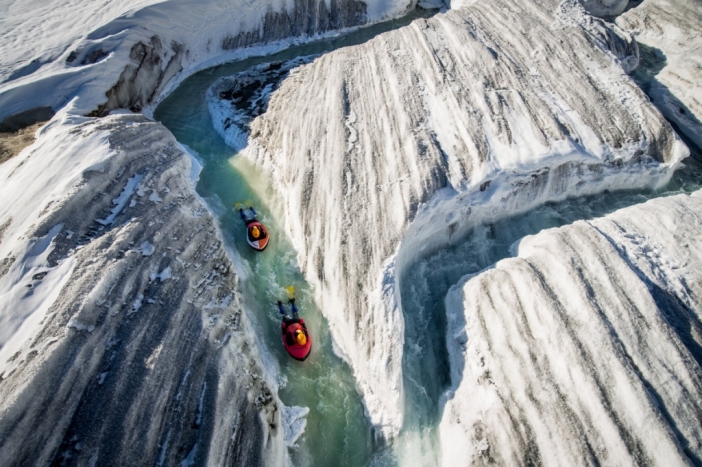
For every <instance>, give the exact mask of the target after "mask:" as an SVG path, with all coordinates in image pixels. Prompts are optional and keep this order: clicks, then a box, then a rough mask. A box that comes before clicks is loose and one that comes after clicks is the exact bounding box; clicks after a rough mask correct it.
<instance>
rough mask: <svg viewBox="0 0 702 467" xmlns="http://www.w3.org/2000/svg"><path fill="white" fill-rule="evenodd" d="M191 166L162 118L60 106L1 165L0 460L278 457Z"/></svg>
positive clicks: (232, 280)
mask: <svg viewBox="0 0 702 467" xmlns="http://www.w3.org/2000/svg"><path fill="white" fill-rule="evenodd" d="M197 173H198V170H197V168H195V167H193V165H192V162H191V157H190V156H189V155H188V154H187V153H186V152H184V150H183V149H182V148H181V147H180V146H179V145H178V144H177V142H176V141H175V139H174V138H173V136H172V135H171V134H170V133H169V132H168V131H167V130H166V129H165V128H164V127H163V126H162V125H160V124H158V123H155V122H153V121H149V120H148V119H146V118H145V117H143V116H140V115H118V116H110V117H106V118H105V119H100V120H98V119H86V118H77V117H74V116H71V115H70V112H69V110H66V111H62V112H61V113H60V114H58V115H57V116H56V117H55V118H54V119H53V120H52V121H51V122H50V123H49V124H48V125H47V126H46V127H45V128H43V129H42V130H41V131H40V133H39V135H38V139H37V141H36V143H35V144H34V145H32V146H30V147H29V148H27V149H26V150H25V151H23V152H22V153H21V154H20V155H18V156H17V157H16V158H14V159H12V160H10V161H8V162H6V163H5V164H3V165H2V166H0V179H1V180H2V183H1V184H0V198H2V199H3V200H10V199H12V200H13V202H12V203H3V204H2V206H0V225H2V229H1V230H2V234H1V235H0V237H1V238H0V258H2V262H1V263H0V264H1V265H2V267H1V268H0V298H1V299H0V323H1V324H2V331H1V332H0V413H1V414H2V416H1V417H0V439H2V443H0V464H2V465H24V464H27V465H30V464H31V465H35V464H36V465H46V464H54V463H55V464H59V463H61V462H63V461H66V460H68V459H70V462H71V463H76V464H84V465H101V464H106V463H107V464H112V463H113V464H120V465H144V464H149V465H177V464H179V463H181V462H183V461H185V460H188V459H189V461H188V462H190V461H193V462H196V463H203V462H204V460H207V461H208V462H211V463H212V464H216V465H224V464H232V465H275V464H281V463H282V459H283V457H284V456H285V447H284V439H283V433H282V431H283V430H282V429H281V417H280V406H279V402H278V398H277V395H276V385H275V383H270V382H269V377H270V375H269V374H267V372H266V370H265V369H264V367H263V364H262V362H261V357H260V356H259V350H258V347H257V339H256V338H255V337H254V336H253V335H251V332H252V331H251V330H250V329H251V328H250V324H249V322H248V320H247V318H246V314H245V312H244V310H242V304H241V300H240V292H239V290H238V285H237V284H238V278H237V277H238V276H237V273H236V272H235V265H234V264H233V263H232V261H231V259H230V256H229V254H228V252H227V251H226V250H225V247H224V246H223V243H222V239H221V237H220V235H219V233H218V230H217V227H216V224H215V221H214V219H213V217H212V216H211V215H210V214H209V212H208V211H207V210H206V208H205V207H204V206H203V204H202V202H201V200H200V199H199V198H198V197H197V195H196V194H195V192H194V187H193V181H192V179H191V177H192V175H193V174H194V175H197Z"/></svg>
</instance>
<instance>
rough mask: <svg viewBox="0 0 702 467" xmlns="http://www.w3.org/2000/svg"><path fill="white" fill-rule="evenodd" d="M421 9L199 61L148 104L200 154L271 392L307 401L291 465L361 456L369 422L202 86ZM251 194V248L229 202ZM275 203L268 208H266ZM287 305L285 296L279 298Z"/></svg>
mask: <svg viewBox="0 0 702 467" xmlns="http://www.w3.org/2000/svg"><path fill="white" fill-rule="evenodd" d="M429 15H430V13H427V12H426V11H418V12H414V13H412V14H410V15H408V16H406V17H404V18H402V19H399V20H394V21H388V22H385V23H381V24H377V25H374V26H370V27H368V28H364V29H361V30H359V31H356V32H353V33H350V34H348V35H345V36H341V37H336V38H332V39H326V40H322V41H317V42H313V43H309V44H305V45H301V46H295V47H291V48H289V49H286V50H284V51H282V52H279V53H276V54H273V55H269V56H265V57H253V58H248V59H245V60H240V61H237V62H232V63H228V64H224V65H220V66H217V67H213V68H210V69H207V70H203V71H201V72H199V73H196V74H194V75H193V76H191V77H189V78H187V79H186V80H184V81H183V83H182V84H181V85H180V86H179V87H178V88H177V89H176V90H175V91H174V92H173V93H172V94H171V95H170V96H168V97H167V98H166V99H165V100H164V101H163V102H162V103H161V104H160V105H159V106H158V108H157V109H156V112H155V113H154V118H155V119H156V120H158V121H160V122H161V123H163V124H164V125H165V126H166V127H167V128H168V129H169V130H170V131H171V132H172V133H173V134H174V135H175V137H176V139H177V140H178V141H179V142H180V143H182V144H185V145H187V146H188V147H189V148H190V149H192V150H194V151H195V152H196V153H197V154H198V155H199V158H200V160H201V161H202V162H203V169H202V172H201V173H200V180H199V181H198V183H197V192H198V193H199V194H200V196H201V197H202V198H204V199H205V201H206V202H207V203H208V205H209V207H210V209H211V210H212V211H213V212H214V213H215V215H216V217H217V220H218V222H219V225H220V228H221V231H222V234H223V237H224V241H225V243H226V244H227V245H228V246H229V247H230V248H231V249H232V250H233V251H235V252H236V253H235V254H238V255H239V256H240V257H241V258H243V260H244V261H243V267H244V269H245V270H248V271H249V272H250V273H249V274H247V277H245V278H243V280H242V281H241V287H242V291H243V295H244V297H245V305H246V307H247V308H248V309H249V310H251V312H252V314H253V317H254V327H255V328H256V329H257V332H258V335H259V336H261V339H262V341H263V345H265V346H266V348H267V349H268V351H269V352H270V354H271V355H272V356H273V358H274V360H275V361H276V362H277V364H278V365H279V367H280V374H281V386H282V387H281V390H280V392H279V395H280V398H281V400H282V401H283V403H284V404H285V405H287V406H301V407H308V408H309V410H310V412H309V414H308V415H307V417H306V419H307V427H306V429H305V433H304V434H303V435H302V437H301V438H300V439H299V440H298V442H297V444H298V448H297V449H294V450H292V451H291V454H292V458H293V462H294V464H295V465H298V466H302V465H313V466H330V467H338V466H349V467H351V466H363V465H368V464H370V463H372V462H373V461H372V459H373V457H376V458H377V457H378V456H377V453H376V451H378V449H379V448H378V446H376V444H375V443H374V438H373V435H372V431H371V426H370V423H369V422H368V420H367V418H366V417H365V414H364V409H363V405H362V400H361V397H360V396H359V395H358V393H357V391H356V389H355V382H354V379H353V375H352V372H351V369H350V368H349V367H348V365H347V364H346V363H345V362H343V361H342V360H341V359H340V358H338V357H337V356H336V355H335V354H334V352H333V350H332V341H331V336H330V333H329V330H328V326H327V322H326V320H325V319H324V317H323V316H322V314H321V312H320V310H318V309H317V308H316V307H315V304H314V300H313V296H312V291H311V290H310V288H309V286H308V285H307V284H306V283H305V280H304V278H303V276H302V274H301V272H300V269H299V267H298V266H297V261H296V253H295V251H294V249H293V248H292V245H290V243H289V242H288V240H287V238H286V236H285V235H284V233H283V231H282V229H283V228H284V226H282V225H281V224H280V223H279V222H277V219H278V218H280V217H279V215H280V211H279V206H280V201H279V200H277V199H276V196H277V195H276V194H275V191H274V190H272V189H271V187H270V186H268V185H267V182H266V180H263V179H261V174H259V173H257V171H256V170H255V169H253V168H252V167H250V166H249V165H247V163H246V162H245V161H243V160H241V159H239V158H237V156H236V154H235V153H234V151H233V150H232V149H231V148H229V147H228V146H227V145H226V144H225V143H224V141H223V140H222V139H221V137H220V136H219V135H218V134H217V133H216V132H215V130H214V128H213V126H212V121H211V118H210V114H209V111H208V109H207V104H206V102H205V91H206V90H207V88H208V87H209V86H210V85H211V84H212V83H213V82H214V81H215V80H216V79H218V78H220V77H222V76H229V75H232V74H234V73H238V72H241V71H244V70H247V69H249V68H251V67H253V66H256V65H258V64H260V63H266V62H272V61H277V60H289V59H292V58H295V57H298V56H306V55H314V54H321V53H324V52H328V51H330V50H334V49H338V48H340V47H345V46H350V45H356V44H360V43H362V42H365V41H367V40H369V39H371V38H372V37H375V36H376V35H378V34H380V33H382V32H385V31H388V30H391V29H396V28H398V27H402V26H404V25H407V24H409V23H410V22H411V21H413V20H414V19H416V18H418V17H427V16H429ZM245 200H246V201H250V202H251V203H252V204H253V205H254V207H255V208H256V210H257V211H258V212H259V219H260V220H261V221H262V222H263V223H264V224H265V225H266V226H267V227H268V230H269V232H270V233H271V240H270V243H269V245H268V247H267V249H266V250H265V251H264V252H263V253H257V252H254V251H253V250H251V249H250V248H249V246H248V245H247V243H246V240H245V227H244V225H243V223H242V221H241V219H240V218H239V214H238V212H235V210H234V209H233V205H234V203H236V202H241V201H245ZM273 213H276V215H273ZM289 285H292V286H294V287H295V290H296V300H297V304H298V307H299V309H300V315H301V317H303V318H305V321H306V322H307V325H308V328H309V329H310V332H311V336H312V352H311V354H310V356H309V358H308V359H307V360H306V361H305V362H297V361H295V360H293V359H292V358H290V357H289V356H288V355H287V353H286V352H285V350H284V348H283V346H282V344H281V342H280V316H279V313H278V311H277V307H276V306H275V303H276V301H277V300H279V299H281V300H284V301H285V300H286V299H287V294H286V292H285V290H284V288H285V287H286V286H289ZM286 308H288V309H289V306H287V305H286Z"/></svg>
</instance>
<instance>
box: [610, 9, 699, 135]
mask: <svg viewBox="0 0 702 467" xmlns="http://www.w3.org/2000/svg"><path fill="white" fill-rule="evenodd" d="M617 24H618V25H619V26H621V27H622V28H623V29H625V30H627V31H628V32H629V33H630V34H632V35H633V36H635V37H636V40H637V41H638V42H640V43H641V44H642V46H641V48H642V59H643V60H645V61H646V62H647V63H646V64H645V65H646V66H645V67H642V68H643V69H642V70H641V71H640V73H641V80H642V81H644V84H643V86H644V89H646V92H647V94H648V95H649V96H650V97H651V99H652V100H653V102H654V103H655V104H656V106H657V107H658V108H659V109H661V111H662V112H663V115H665V117H666V118H667V119H668V120H670V121H672V122H675V124H676V126H677V128H678V129H679V130H680V131H681V132H682V133H683V134H684V135H685V136H687V137H688V138H690V139H691V140H692V141H693V142H694V143H695V144H696V145H697V146H698V147H700V148H702V120H701V118H702V88H700V85H699V83H701V82H702V54H700V52H699V51H700V50H702V4H700V2H698V1H694V0H661V1H651V0H646V1H644V2H643V3H642V4H641V5H639V6H638V7H637V8H634V9H632V10H629V11H627V12H626V13H625V14H623V15H622V16H620V17H618V18H617Z"/></svg>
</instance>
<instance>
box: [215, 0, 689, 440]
mask: <svg viewBox="0 0 702 467" xmlns="http://www.w3.org/2000/svg"><path fill="white" fill-rule="evenodd" d="M608 28H609V27H608V26H607V24H606V23H605V22H603V21H602V20H599V19H596V18H592V17H590V16H588V15H586V14H585V12H584V10H583V9H582V7H581V6H580V5H579V4H578V3H577V2H574V1H570V0H568V1H565V2H557V1H547V2H537V1H523V2H511V1H491V2H469V3H467V4H466V5H465V6H464V7H463V8H460V9H457V10H450V11H448V12H446V13H441V14H437V15H436V16H434V17H432V18H430V19H427V20H424V19H419V20H416V21H414V22H413V23H412V24H411V25H409V26H407V27H404V28H401V29H398V30H394V31H391V32H388V33H385V34H382V35H380V36H377V37H375V38H374V39H372V40H370V41H369V42H367V43H365V44H362V45H359V46H355V47H347V48H343V49H339V50H336V51H334V52H331V53H328V54H325V55H322V56H320V57H319V58H317V59H315V60H314V62H312V63H311V64H309V65H303V66H300V67H298V68H295V69H293V70H292V71H291V73H290V76H289V77H288V78H287V79H285V80H284V81H283V82H282V84H281V85H280V87H279V88H278V89H277V90H276V91H275V92H274V93H273V94H272V96H271V98H270V101H269V102H268V109H267V111H266V112H265V113H264V114H263V115H261V116H259V117H258V118H256V119H255V120H253V122H252V123H251V134H252V135H255V137H253V138H250V140H249V142H248V147H247V148H246V149H245V150H244V154H245V155H246V156H247V157H249V158H251V159H252V160H253V161H255V162H256V163H258V164H259V165H260V166H261V167H262V168H263V169H264V170H266V171H267V172H268V173H270V175H271V177H272V180H273V186H275V187H277V188H278V189H279V190H280V192H281V194H282V198H283V199H284V200H285V214H286V216H287V217H286V223H287V226H288V229H289V232H290V236H291V238H292V241H293V243H294V246H295V248H296V249H297V251H298V254H299V260H300V261H299V262H300V265H301V267H302V268H303V271H304V272H305V274H306V276H307V278H308V279H309V280H310V281H312V282H313V283H314V284H316V286H317V291H318V301H319V304H320V307H321V309H322V310H323V312H324V313H325V315H326V316H327V317H328V319H329V322H330V327H331V329H332V332H333V334H334V337H335V339H336V340H337V342H338V343H339V347H340V349H341V350H342V351H343V353H345V354H346V357H347V358H348V359H349V361H350V362H351V363H352V365H353V367H354V372H355V376H356V378H357V381H358V383H359V387H360V388H361V389H362V391H363V393H364V400H365V403H366V407H367V409H368V412H369V414H370V417H371V420H372V422H373V423H374V424H375V425H376V426H377V427H379V428H380V430H381V432H382V433H383V434H384V435H385V436H388V437H392V436H394V435H396V434H397V432H398V430H399V428H400V426H401V425H402V419H403V415H402V401H403V388H402V368H401V362H402V346H403V336H404V322H403V315H402V312H401V308H400V307H401V303H402V297H401V296H399V292H398V290H399V288H398V286H397V285H398V281H399V280H400V279H401V277H402V274H403V269H404V268H405V267H406V265H407V264H409V263H411V262H412V261H413V259H415V258H417V257H420V256H422V255H426V254H428V253H430V252H431V251H433V250H434V249H436V248H438V247H441V246H445V245H447V244H450V243H451V242H454V241H460V239H461V238H462V237H463V236H464V235H465V234H466V232H467V231H468V230H469V229H470V228H471V227H472V226H474V225H476V224H478V223H480V222H484V221H490V220H494V219H496V218H500V217H502V216H506V215H508V214H516V213H519V212H524V211H526V210H528V209H530V208H532V207H534V206H536V205H538V204H540V203H543V202H545V201H548V200H558V199H563V198H565V197H567V196H577V195H582V194H588V193H596V192H599V191H602V190H604V189H617V188H635V187H644V186H658V185H659V184H661V183H664V182H665V181H666V180H667V179H668V177H669V176H670V174H671V173H672V170H673V169H674V167H675V166H676V165H677V164H678V162H679V161H680V160H681V159H682V158H683V157H685V156H686V155H687V149H686V148H685V146H684V145H683V144H682V143H681V142H680V141H679V139H678V138H677V136H676V135H675V133H674V132H673V131H672V129H671V127H670V125H669V124H668V123H667V122H666V121H665V120H664V119H663V117H662V116H661V114H660V113H659V112H658V111H657V109H656V108H655V107H653V105H652V104H651V103H650V102H649V100H648V98H647V97H646V96H645V95H644V93H643V92H642V91H641V90H640V89H639V88H638V87H637V86H636V84H635V83H634V82H633V81H632V80H631V79H630V78H629V76H628V75H627V74H626V73H625V72H624V70H623V68H622V61H627V62H628V60H627V57H626V56H622V53H627V52H626V51H627V50H628V51H629V53H635V51H636V48H635V47H633V46H631V47H629V46H628V45H627V44H626V41H627V37H626V35H625V34H624V36H623V37H619V36H617V31H616V30H615V29H616V28H615V29H608ZM609 47H612V50H610V49H609ZM633 63H635V61H634V62H633ZM217 117H218V118H222V115H218V116H217Z"/></svg>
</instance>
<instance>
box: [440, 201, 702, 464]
mask: <svg viewBox="0 0 702 467" xmlns="http://www.w3.org/2000/svg"><path fill="white" fill-rule="evenodd" d="M700 200H701V198H700V192H699V191H698V192H695V193H693V194H692V195H691V196H688V195H677V196H673V197H665V198H658V199H655V200H652V201H649V202H647V203H645V204H638V205H636V206H633V207H630V208H626V209H623V210H620V211H617V212H615V213H613V214H611V215H608V216H607V217H605V218H601V219H597V220H594V221H589V222H576V223H574V224H572V225H569V226H567V227H564V228H560V229H551V230H545V231H542V232H540V233H538V234H537V235H535V236H532V237H526V238H524V239H522V240H521V241H520V243H519V245H518V247H517V250H518V256H517V257H516V258H514V259H507V260H504V261H500V262H498V263H497V264H495V265H494V267H492V268H490V269H487V270H485V271H483V272H481V273H480V274H478V275H476V276H472V277H471V276H466V277H465V279H464V280H463V281H461V282H460V283H459V284H458V285H457V286H456V287H454V288H453V289H451V292H450V293H449V294H448V297H447V300H446V306H447V313H448V320H449V324H448V333H447V344H448V348H449V355H450V361H451V371H452V373H451V379H452V383H453V386H452V388H451V391H450V392H449V393H448V402H447V405H446V407H445V409H444V412H443V416H442V421H441V440H442V448H443V463H444V465H451V461H450V460H451V459H452V458H456V457H457V456H460V457H468V458H471V459H473V461H474V462H475V463H477V464H483V463H497V464H513V463H529V462H538V463H541V464H544V465H562V463H564V462H565V463H567V464H568V465H588V464H589V463H590V462H592V461H593V460H604V459H606V460H607V462H612V463H613V464H616V465H625V464H636V465H641V464H649V463H650V464H653V465H662V464H666V465H689V463H693V464H697V463H699V462H700V457H701V455H702V443H700V439H701V438H700V435H701V434H702V425H701V424H700V420H701V419H700V415H701V414H702V378H701V373H700V362H702V353H701V352H700V349H701V348H702V347H701V344H702V326H700V324H701V318H702V313H701V312H700V310H701V307H700V304H701V303H702V302H701V298H702V295H701V293H702V290H700V286H699V284H700V281H699V279H700V268H699V263H700V260H702V250H701V249H700V245H699V242H698V241H696V240H695V239H696V238H697V237H698V230H699V225H700V221H702V219H700V212H701V211H700V208H701V207H702V203H701V202H700Z"/></svg>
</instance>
